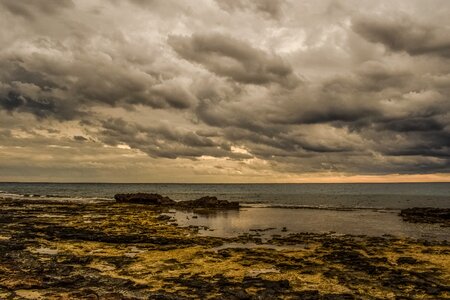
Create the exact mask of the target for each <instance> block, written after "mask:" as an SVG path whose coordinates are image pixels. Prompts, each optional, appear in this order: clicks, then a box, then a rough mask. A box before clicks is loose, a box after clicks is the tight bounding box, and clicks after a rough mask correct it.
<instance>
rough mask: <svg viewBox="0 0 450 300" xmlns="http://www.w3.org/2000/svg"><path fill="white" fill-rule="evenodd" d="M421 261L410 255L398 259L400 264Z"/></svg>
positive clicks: (413, 263) (412, 263) (411, 263)
mask: <svg viewBox="0 0 450 300" xmlns="http://www.w3.org/2000/svg"><path fill="white" fill-rule="evenodd" d="M418 262H419V261H418V260H417V259H415V258H412V257H409V256H401V257H399V258H398V259H397V263H398V264H399V265H404V264H408V265H415V264H417V263H418Z"/></svg>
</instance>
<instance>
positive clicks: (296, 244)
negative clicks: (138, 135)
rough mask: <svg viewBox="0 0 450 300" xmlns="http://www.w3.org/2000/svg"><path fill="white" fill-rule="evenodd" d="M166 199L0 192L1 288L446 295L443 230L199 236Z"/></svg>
mask: <svg viewBox="0 0 450 300" xmlns="http://www.w3.org/2000/svg"><path fill="white" fill-rule="evenodd" d="M121 199H124V201H121ZM133 201H134V200H133ZM161 201H162V202H164V201H166V200H162V199H161ZM206 202H208V201H206ZM167 203H169V202H168V201H167ZM177 205H178V204H177ZM177 205H175V206H177ZM190 205H191V204H187V203H186V204H183V205H182V206H185V207H190ZM173 206H174V204H170V205H167V206H166V205H165V204H164V205H148V203H146V204H135V203H133V204H131V203H128V202H127V200H126V198H120V197H119V200H117V203H114V202H113V203H90V204H83V203H57V202H48V201H43V200H37V199H36V200H34V199H33V200H28V201H26V200H14V199H0V208H1V210H0V299H417V298H420V299H445V298H449V297H450V259H449V257H450V256H449V255H450V246H449V244H448V242H445V241H441V242H432V241H421V240H411V239H399V238H395V237H392V236H384V237H367V236H348V235H336V234H311V233H295V234H290V235H286V236H279V235H274V236H272V237H271V238H270V239H269V240H267V241H263V240H261V238H260V236H259V234H258V233H257V232H253V233H248V234H245V235H242V236H239V237H235V238H229V239H225V238H212V237H202V236H199V235H197V234H196V228H181V227H179V226H177V225H176V224H174V222H173V220H171V219H170V218H165V217H161V216H164V212H165V210H166V209H168V208H171V207H173ZM180 207H181V206H180ZM162 213H163V214H162Z"/></svg>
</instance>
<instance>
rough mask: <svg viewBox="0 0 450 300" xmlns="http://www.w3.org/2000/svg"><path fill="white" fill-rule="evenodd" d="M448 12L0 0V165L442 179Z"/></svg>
mask: <svg viewBox="0 0 450 300" xmlns="http://www.w3.org/2000/svg"><path fill="white" fill-rule="evenodd" d="M437 8H439V9H437ZM449 14H450V5H449V3H448V2H447V1H441V0H433V1H427V3H424V2H423V1H406V0H405V1H396V2H395V3H393V2H392V1H381V2H376V3H375V2H372V1H356V0H355V1H353V0H349V1H338V0H329V1H320V2H318V1H290V0H283V1H265V0H258V1H247V0H233V1H231V0H230V1H216V0H201V1H198V2H195V3H193V2H188V1H162V0H153V1H139V0H128V1H107V0H95V1H71V0H67V1H13V0H0V26H1V27H0V28H1V29H0V44H1V45H2V46H1V47H0V126H1V128H0V155H2V157H4V158H5V159H4V160H3V159H2V161H1V162H0V169H2V170H3V172H2V174H3V175H1V176H2V177H0V179H2V180H22V179H23V180H27V179H28V180H34V179H33V178H34V177H33V178H31V177H27V175H26V173H27V172H24V171H23V170H25V169H26V168H30V172H28V173H29V174H36V176H38V174H47V177H45V178H50V179H51V178H54V177H53V175H51V174H58V176H63V177H64V176H66V177H64V178H63V179H64V180H77V179H80V178H81V179H83V178H86V174H92V175H90V176H92V177H89V178H92V180H97V179H95V176H100V177H101V178H103V179H104V180H106V181H109V180H112V181H114V180H131V181H141V180H147V181H171V180H176V181H215V182H217V181H269V182H270V181H277V180H285V181H292V180H294V181H295V180H300V179H301V178H319V177H324V176H325V177H326V176H341V177H342V176H343V177H346V176H348V177H352V176H390V175H392V174H405V175H426V174H429V175H430V176H431V175H433V176H434V175H436V174H438V175H439V176H444V177H440V178H448V174H449V173H450V100H449V97H450V64H449V59H450V21H449V19H448V15H449ZM64 170H74V171H73V172H74V173H71V172H64ZM131 170H135V172H133V171H131ZM156 170H157V172H156ZM21 174H24V175H21ZM71 174H72V175H71ZM125 174H126V177H124V176H125ZM133 174H134V175H133ZM21 176H22V177H21ZM30 176H31V175H30ZM71 176H72V177H71ZM314 176H316V177H314ZM436 176H437V175H436ZM446 176H447V177H446ZM233 178H236V179H233ZM89 180H91V179H89Z"/></svg>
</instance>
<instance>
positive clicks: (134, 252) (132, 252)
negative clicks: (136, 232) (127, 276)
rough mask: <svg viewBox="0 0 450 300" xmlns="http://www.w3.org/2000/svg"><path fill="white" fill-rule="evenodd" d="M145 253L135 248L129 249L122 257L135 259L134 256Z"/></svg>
mask: <svg viewBox="0 0 450 300" xmlns="http://www.w3.org/2000/svg"><path fill="white" fill-rule="evenodd" d="M143 252H145V251H144V250H141V249H138V248H137V247H134V246H133V247H131V248H130V251H129V252H126V253H125V254H124V255H125V256H127V257H135V256H136V255H138V254H140V253H143Z"/></svg>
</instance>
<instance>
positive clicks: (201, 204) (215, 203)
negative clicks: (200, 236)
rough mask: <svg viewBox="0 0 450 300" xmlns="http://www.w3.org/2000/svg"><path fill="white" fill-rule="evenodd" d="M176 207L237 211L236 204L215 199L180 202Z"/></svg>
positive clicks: (237, 205) (205, 198)
mask: <svg viewBox="0 0 450 300" xmlns="http://www.w3.org/2000/svg"><path fill="white" fill-rule="evenodd" d="M177 206H180V207H187V208H220V209H237V208H239V203H238V202H230V201H227V200H218V199H217V197H210V196H206V197H202V198H199V199H196V200H188V201H180V202H178V203H177Z"/></svg>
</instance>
